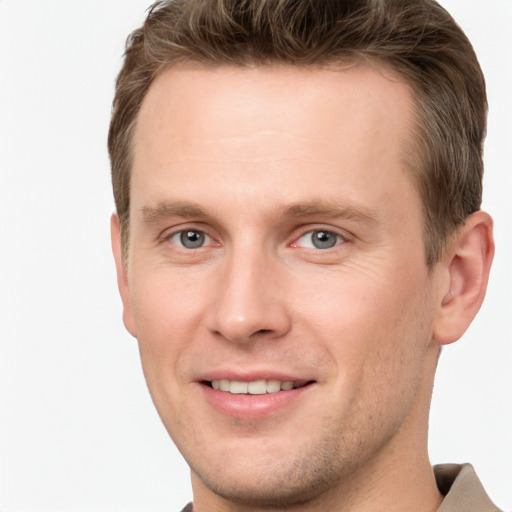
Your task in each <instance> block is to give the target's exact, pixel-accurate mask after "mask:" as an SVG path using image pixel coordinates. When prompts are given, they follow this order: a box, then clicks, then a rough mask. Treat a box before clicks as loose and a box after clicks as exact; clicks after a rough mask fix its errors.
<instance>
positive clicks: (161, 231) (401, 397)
mask: <svg viewBox="0 0 512 512" xmlns="http://www.w3.org/2000/svg"><path fill="white" fill-rule="evenodd" d="M390 75H391V74H390V73H389V72H387V73H381V72H379V71H378V70H376V69H374V68H371V67H368V66H363V65H361V66H354V67H350V68H348V69H345V70H342V71H339V70H338V71H334V70H329V69H313V68H308V69H301V68H297V67H286V66H271V67H266V68H257V67H256V68H243V69H242V68H227V67H216V68H205V67H201V66H199V65H197V66H193V65H187V66H180V67H175V68H173V69H171V70H167V71H165V72H163V73H162V74H161V75H160V76H159V77H157V79H156V80H155V82H154V83H153V84H152V86H151V88H150V90H149V92H148V94H147V96H146V98H145V99H144V102H143V105H142V109H141V112H140V114H139V118H138V123H137V128H136V132H135V136H134V148H135V150H134V162H133V174H132V181H131V206H130V215H131V220H130V239H129V247H128V259H127V261H124V260H123V257H122V249H121V241H120V238H119V222H118V219H117V217H116V216H115V215H114V216H113V218H112V238H113V249H114V255H115V257H116V263H117V269H118V281H119V287H120V291H121V296H122V299H123V304H124V322H125V325H126V327H127V329H128V331H129V332H130V333H131V334H132V335H133V336H135V337H136V338H137V339H138V343H139V347H140V354H141V360H142V365H143V369H144V373H145V377H146V380H147V383H148V387H149V389H150V392H151V395H152V398H153V400H154V403H155V405H156V407H157V410H158V412H159V414H160V416H161V418H162V421H163V423H164V425H165V426H166V428H167V430H168V432H169V434H170V435H171V437H172V438H173V440H174V441H175V443H176V445H177V446H178V448H179V449H180V451H181V452H182V454H183V455H184V457H185V459H186V460H187V462H188V463H189V465H190V467H191V474H192V484H193V491H194V510H195V511H196V512H206V511H210V512H212V511H213V512H216V511H256V510H275V509H277V508H286V509H287V510H290V511H294V510H310V511H317V510H318V511H324V512H325V511H330V510H332V511H334V510H336V511H341V510H343V511H351V512H355V511H363V510H364V511H366V512H368V511H373V510H375V511H382V510H391V511H402V510H403V511H405V510H408V511H410V510H417V511H425V512H427V511H434V510H436V509H437V508H438V506H439V504H440V501H441V499H442V497H441V496H440V494H439V492H438V491H437V488H436V486H435V482H434V479H433V474H432V470H431V467H430V463H429V460H428V455H427V423H428V408H429V403H430V397H431V390H432V383H433V377H434V372H435V367H436V363H437V357H438V354H439V347H440V345H441V344H444V343H450V342H451V341H454V340H455V339H457V338H458V337H459V336H460V335H461V334H462V333H463V332H464V330H465V328H466V327H467V325H468V324H469V322H470V321H471V319H472V318H473V316H474V314H475V313H476V311H477V310H478V308H479V306H480V303H481V301H482V299H483V294H484V292H485V285H486V281H487V275H488V270H489V266H490V261H491V259H492V247H493V246H492V235H491V220H490V218H489V217H488V215H486V214H485V213H483V212H477V213H476V214H474V215H472V216H471V217H470V218H469V219H468V221H467V223H466V224H465V225H464V226H463V227H462V228H461V230H460V231H459V232H458V233H457V234H456V235H454V237H453V238H452V239H451V240H450V242H449V244H448V246H447V249H446V251H445V254H444V256H443V259H442V261H440V262H439V263H438V264H437V265H436V266H435V267H434V268H433V269H428V268H427V266H426V264H425V248H424V244H423V238H422V233H423V231H422V228H423V218H422V209H421V203H420V199H419V196H418V193H417V191H416V188H415V184H414V182H413V180H412V177H411V172H410V170H409V169H408V165H407V162H406V161H405V157H404V155H405V153H406V152H405V151H404V149H405V148H407V147H409V146H408V145H410V144H412V141H411V140H410V136H409V134H410V133H411V131H412V130H411V126H412V122H413V98H412V96H411V92H410V90H409V88H408V86H407V85H405V84H404V83H402V82H401V81H400V80H396V79H394V80H390V79H389V76H390ZM395 78H396V77H395ZM183 230H188V231H194V232H196V233H198V234H199V235H200V236H202V234H203V233H204V234H205V238H204V244H203V245H202V246H199V247H198V248H195V249H190V248H186V247H184V246H183V245H182V244H181V240H182V239H181V238H180V233H182V232H183ZM315 230H317V231H318V230H321V231H326V232H329V233H331V235H330V237H331V238H330V239H331V240H334V241H335V244H334V245H333V246H332V247H328V248H322V249H319V248H316V247H315V246H314V245H313V243H312V237H311V233H312V232H314V231H315ZM276 373H279V374H283V375H289V376H293V377H294V378H295V379H298V378H300V379H303V380H304V381H307V382H309V384H308V386H306V387H305V388H304V389H303V390H302V391H301V393H299V394H297V397H296V398H294V399H293V400H291V401H289V402H287V403H286V404H285V405H283V406H282V407H277V408H276V409H275V410H273V411H272V412H271V413H266V414H263V415H259V416H258V415H257V414H255V415H253V416H251V415H247V414H245V415H244V414H241V415H240V416H237V415H236V414H225V413H223V412H222V411H219V410H218V409H217V408H216V407H214V406H212V403H211V402H209V401H208V400H207V399H206V396H207V395H208V393H209V392H210V391H208V390H205V385H204V384H203V383H202V381H203V380H204V379H205V376H206V377H207V376H209V375H210V376H211V375H213V374H215V375H219V374H221V375H222V374H225V375H226V376H227V377H228V378H235V377H236V378H239V379H240V380H244V379H245V380H253V378H255V376H263V377H265V376H266V375H270V374H272V375H274V374H276ZM205 391H206V393H205Z"/></svg>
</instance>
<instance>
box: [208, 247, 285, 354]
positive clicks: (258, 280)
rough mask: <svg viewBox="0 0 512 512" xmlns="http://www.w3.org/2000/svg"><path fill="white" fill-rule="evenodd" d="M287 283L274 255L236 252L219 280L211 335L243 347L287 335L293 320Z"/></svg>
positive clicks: (211, 313) (212, 307)
mask: <svg viewBox="0 0 512 512" xmlns="http://www.w3.org/2000/svg"><path fill="white" fill-rule="evenodd" d="M252 252H254V251H252ZM283 281H284V276H283V275H282V270H280V269H279V262H277V261H272V258H271V257H270V256H268V255H265V254H262V253H260V254H257V253H256V254H250V251H246V252H244V253H238V254H235V253H233V254H232V255H231V257H229V258H227V259H226V260H225V261H224V262H223V266H222V269H221V270H220V272H219V273H218V275H217V278H216V290H215V291H214V293H213V295H212V297H213V299H212V302H211V305H210V308H209V311H208V313H207V326H208V328H209V330H210V332H213V333H214V334H215V335H217V336H220V337H222V338H224V339H226V340H228V341H230V342H233V343H242V344H243V343H248V342H251V341H254V340H256V339H262V338H265V339H276V338H280V337H282V336H284V335H285V334H286V333H287V332H288V331H289V330H290V327H291V317H290V314H289V311H288V308H287V304H286V298H285V297H286V292H285V287H284V286H283V285H284V282H283Z"/></svg>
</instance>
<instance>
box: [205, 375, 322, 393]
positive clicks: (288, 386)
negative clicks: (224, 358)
mask: <svg viewBox="0 0 512 512" xmlns="http://www.w3.org/2000/svg"><path fill="white" fill-rule="evenodd" d="M312 383H313V381H291V380H286V381H281V380H272V379H269V380H266V379H261V380H254V381H250V382H244V381H239V380H229V379H216V380H212V381H204V384H206V385H207V386H209V387H211V388H213V389H215V390H219V391H225V392H226V393H232V394H236V395H265V394H267V393H278V392H279V391H291V390H292V389H297V388H302V387H304V386H307V385H308V384H312Z"/></svg>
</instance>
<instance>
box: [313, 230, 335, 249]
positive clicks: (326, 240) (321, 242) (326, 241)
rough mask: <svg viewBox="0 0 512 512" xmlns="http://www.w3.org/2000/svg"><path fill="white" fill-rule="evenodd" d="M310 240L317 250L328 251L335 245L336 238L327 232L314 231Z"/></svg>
mask: <svg viewBox="0 0 512 512" xmlns="http://www.w3.org/2000/svg"><path fill="white" fill-rule="evenodd" d="M311 238H312V242H313V245H314V246H315V247H316V248H317V249H330V248H331V247H334V246H335V245H336V239H337V236H336V235H335V234H334V233H329V231H314V232H313V234H312V236H311Z"/></svg>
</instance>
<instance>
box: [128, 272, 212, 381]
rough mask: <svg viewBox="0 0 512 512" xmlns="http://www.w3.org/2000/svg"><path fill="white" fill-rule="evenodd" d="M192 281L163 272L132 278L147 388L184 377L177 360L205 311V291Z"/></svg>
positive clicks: (134, 308) (134, 307) (180, 358)
mask: <svg viewBox="0 0 512 512" xmlns="http://www.w3.org/2000/svg"><path fill="white" fill-rule="evenodd" d="M194 281H195V280H194V279H190V280H189V281H188V282H187V283H183V282H182V280H181V279H179V276H178V277H177V276H176V275H175V274H174V273H173V274H171V273H170V272H165V271H162V272H153V273H152V274H151V275H146V276H135V277H134V279H133V282H132V297H131V298H132V311H133V317H134V321H135V325H136V329H137V339H138V343H139V351H140V355H141V361H142V366H143V369H144V374H145V376H146V379H147V380H148V385H149V386H150V389H151V387H154V386H157V385H162V386H163V385H165V386H171V385H172V384H173V381H174V380H176V379H177V380H180V381H181V380H182V379H183V377H182V376H181V374H180V367H181V364H180V361H181V360H182V359H183V357H184V353H185V352H186V350H187V347H189V346H190V344H191V343H192V340H194V339H197V334H196V333H197V331H198V329H200V325H201V317H202V316H203V314H202V313H203V311H204V307H203V301H202V300H201V298H202V297H204V294H203V293H202V290H201V288H200V283H199V282H194ZM159 376H162V377H161V378H159Z"/></svg>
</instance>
